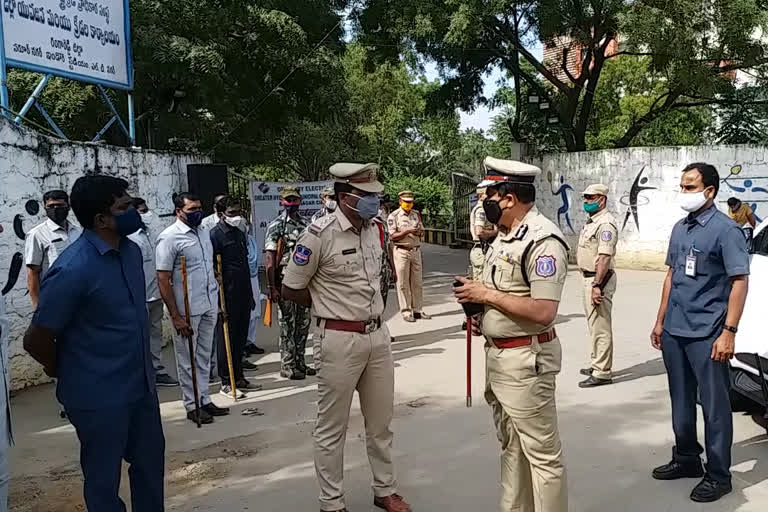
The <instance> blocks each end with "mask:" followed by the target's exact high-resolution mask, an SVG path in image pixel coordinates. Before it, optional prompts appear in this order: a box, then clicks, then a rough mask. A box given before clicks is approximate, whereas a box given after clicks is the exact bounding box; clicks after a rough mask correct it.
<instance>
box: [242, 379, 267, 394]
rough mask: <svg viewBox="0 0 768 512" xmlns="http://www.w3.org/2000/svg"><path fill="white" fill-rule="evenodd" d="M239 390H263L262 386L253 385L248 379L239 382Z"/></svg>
mask: <svg viewBox="0 0 768 512" xmlns="http://www.w3.org/2000/svg"><path fill="white" fill-rule="evenodd" d="M236 386H237V389H240V390H243V391H260V390H261V384H253V383H251V382H250V381H249V380H248V379H239V380H238V381H237V384H236Z"/></svg>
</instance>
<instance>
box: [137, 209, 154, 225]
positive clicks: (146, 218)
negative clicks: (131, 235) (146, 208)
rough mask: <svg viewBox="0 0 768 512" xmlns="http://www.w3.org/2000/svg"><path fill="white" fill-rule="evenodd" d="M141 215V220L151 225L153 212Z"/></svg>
mask: <svg viewBox="0 0 768 512" xmlns="http://www.w3.org/2000/svg"><path fill="white" fill-rule="evenodd" d="M139 215H140V216H141V222H143V223H144V224H145V225H147V226H149V224H150V223H151V222H152V219H153V215H152V212H146V213H140V214H139Z"/></svg>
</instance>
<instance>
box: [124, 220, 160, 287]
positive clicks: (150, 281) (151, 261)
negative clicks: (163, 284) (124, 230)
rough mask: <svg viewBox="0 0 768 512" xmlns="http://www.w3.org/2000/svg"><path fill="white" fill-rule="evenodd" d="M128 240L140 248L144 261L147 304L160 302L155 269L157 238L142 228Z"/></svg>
mask: <svg viewBox="0 0 768 512" xmlns="http://www.w3.org/2000/svg"><path fill="white" fill-rule="evenodd" d="M128 239H129V240H131V241H132V242H133V243H135V244H136V245H138V246H139V249H141V256H142V258H143V260H144V285H145V289H146V295H147V302H155V301H157V300H160V299H161V297H160V288H159V287H158V286H157V269H156V268H155V237H154V236H153V235H152V232H151V231H150V230H149V228H146V227H144V228H141V229H140V230H138V231H137V232H135V233H133V234H132V235H128Z"/></svg>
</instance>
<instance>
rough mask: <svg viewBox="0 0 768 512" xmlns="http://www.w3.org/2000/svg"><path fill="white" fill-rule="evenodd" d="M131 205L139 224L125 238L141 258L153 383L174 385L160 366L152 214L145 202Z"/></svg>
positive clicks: (160, 317) (160, 318) (137, 200)
mask: <svg viewBox="0 0 768 512" xmlns="http://www.w3.org/2000/svg"><path fill="white" fill-rule="evenodd" d="M133 207H134V208H136V211H138V212H139V215H141V222H142V224H143V225H142V227H141V229H139V230H138V231H136V232H135V233H133V234H132V235H128V238H129V239H130V240H131V241H132V242H133V243H135V244H136V245H138V246H139V249H141V256H142V258H143V260H144V284H145V286H146V291H147V312H148V313H149V350H150V352H151V353H152V366H154V367H155V384H156V385H157V386H161V387H174V386H178V385H179V381H177V380H176V379H174V378H173V377H171V376H170V375H168V372H166V371H165V366H163V301H162V297H161V296H160V288H159V287H158V286H157V269H156V268H155V243H156V241H157V237H156V236H155V233H154V232H153V231H152V229H151V227H150V226H151V225H152V224H153V219H154V215H153V214H152V212H150V211H149V206H147V202H146V201H145V200H144V199H142V198H140V197H134V198H133Z"/></svg>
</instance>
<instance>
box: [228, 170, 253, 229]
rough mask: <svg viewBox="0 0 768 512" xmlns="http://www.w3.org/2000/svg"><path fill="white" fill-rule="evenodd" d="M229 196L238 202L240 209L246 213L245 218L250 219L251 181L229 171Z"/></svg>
mask: <svg viewBox="0 0 768 512" xmlns="http://www.w3.org/2000/svg"><path fill="white" fill-rule="evenodd" d="M229 195H230V196H231V197H234V198H237V199H238V200H239V201H238V202H239V203H240V208H242V209H243V212H247V218H250V215H251V180H250V179H249V178H246V177H245V176H243V175H242V174H237V173H236V172H232V171H229Z"/></svg>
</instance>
